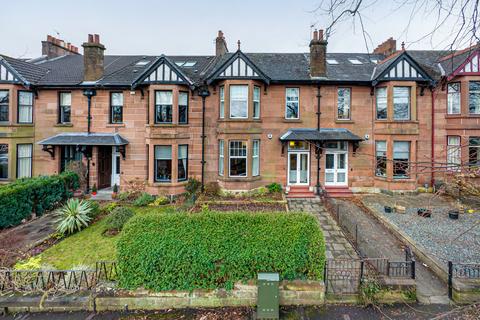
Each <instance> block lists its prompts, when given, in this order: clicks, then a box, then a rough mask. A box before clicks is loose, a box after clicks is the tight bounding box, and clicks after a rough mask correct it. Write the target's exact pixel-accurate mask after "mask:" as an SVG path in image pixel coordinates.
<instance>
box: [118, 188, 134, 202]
mask: <svg viewBox="0 0 480 320" xmlns="http://www.w3.org/2000/svg"><path fill="white" fill-rule="evenodd" d="M117 199H118V201H125V202H126V201H131V200H132V193H131V192H128V191H125V192H120V193H119V194H118V196H117Z"/></svg>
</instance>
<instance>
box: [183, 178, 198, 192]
mask: <svg viewBox="0 0 480 320" xmlns="http://www.w3.org/2000/svg"><path fill="white" fill-rule="evenodd" d="M200 186H201V183H200V181H198V180H197V179H195V178H189V179H188V181H187V184H186V185H185V190H186V191H187V193H188V194H191V195H192V194H196V193H197V192H198V190H199V189H200Z"/></svg>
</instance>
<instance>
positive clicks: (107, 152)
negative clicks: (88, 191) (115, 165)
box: [97, 146, 112, 189]
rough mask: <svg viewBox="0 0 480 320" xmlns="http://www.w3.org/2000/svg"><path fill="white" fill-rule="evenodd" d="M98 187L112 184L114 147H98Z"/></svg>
mask: <svg viewBox="0 0 480 320" xmlns="http://www.w3.org/2000/svg"><path fill="white" fill-rule="evenodd" d="M97 169H98V189H103V188H108V187H110V186H111V179H112V147H110V146H108V147H103V146H102V147H98V167H97Z"/></svg>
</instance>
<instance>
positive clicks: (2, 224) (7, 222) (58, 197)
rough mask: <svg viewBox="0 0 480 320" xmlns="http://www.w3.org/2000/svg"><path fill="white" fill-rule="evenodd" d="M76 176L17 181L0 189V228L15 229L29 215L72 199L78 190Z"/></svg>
mask: <svg viewBox="0 0 480 320" xmlns="http://www.w3.org/2000/svg"><path fill="white" fill-rule="evenodd" d="M78 186H79V184H78V175H77V174H76V173H74V172H64V173H62V174H60V175H53V176H42V177H35V178H27V179H19V180H17V181H15V182H12V183H9V184H6V185H3V186H1V187H0V212H1V215H0V228H6V227H10V226H16V225H18V224H20V223H21V222H22V220H23V219H26V218H28V217H29V216H30V215H31V214H32V213H33V212H34V213H36V214H37V215H42V214H43V213H44V212H45V211H47V210H51V209H53V208H55V207H56V206H58V204H59V203H61V202H62V201H64V200H66V199H68V198H70V197H71V196H72V192H71V190H76V189H77V188H78Z"/></svg>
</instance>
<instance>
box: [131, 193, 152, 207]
mask: <svg viewBox="0 0 480 320" xmlns="http://www.w3.org/2000/svg"><path fill="white" fill-rule="evenodd" d="M153 201H155V197H154V196H152V195H151V194H148V193H146V192H142V193H141V194H140V195H139V196H138V198H137V199H135V201H134V202H133V205H134V206H136V207H145V206H147V205H149V204H150V203H152V202H153Z"/></svg>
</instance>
